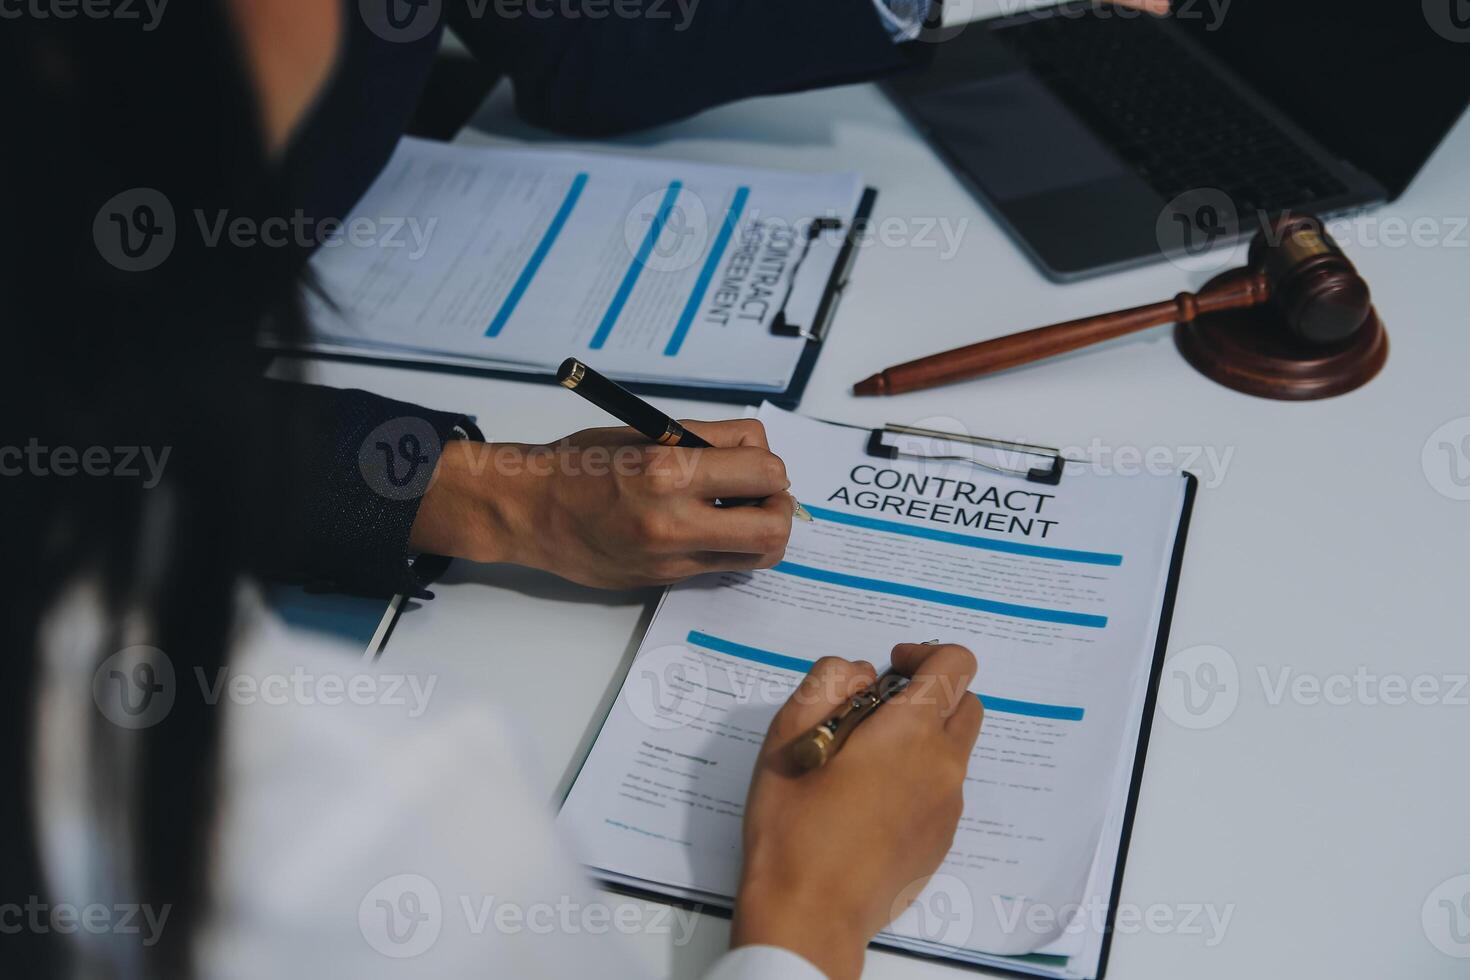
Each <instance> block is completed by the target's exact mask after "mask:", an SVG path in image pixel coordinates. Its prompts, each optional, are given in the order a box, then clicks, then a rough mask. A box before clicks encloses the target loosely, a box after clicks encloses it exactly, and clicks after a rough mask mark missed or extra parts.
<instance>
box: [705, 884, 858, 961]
mask: <svg viewBox="0 0 1470 980" xmlns="http://www.w3.org/2000/svg"><path fill="white" fill-rule="evenodd" d="M837 898H838V896H834V895H832V894H823V893H821V892H820V890H817V891H814V892H813V893H812V894H810V895H808V894H805V890H804V889H801V888H793V887H790V886H789V885H777V884H776V883H774V882H772V883H770V884H769V885H768V884H765V883H763V882H760V881H752V880H750V877H749V876H748V875H747V876H746V879H745V880H744V881H742V883H741V886H740V894H739V896H738V897H737V898H736V902H735V917H734V922H733V923H732V925H731V929H730V946H731V948H732V949H734V948H739V947H741V946H779V947H781V948H782V949H787V950H790V951H791V952H793V953H796V954H797V955H798V956H801V957H802V958H803V959H805V960H807V961H808V962H809V963H811V964H812V965H813V966H815V967H816V968H817V969H819V970H821V971H822V973H824V974H826V976H827V977H828V978H829V980H857V978H858V977H859V976H860V975H861V974H862V971H863V956H864V953H865V951H866V948H867V944H868V938H869V937H867V936H866V935H863V933H862V930H861V928H860V927H858V926H857V925H856V924H855V922H854V919H855V918H856V917H855V916H851V915H845V914H843V911H842V908H841V905H840V902H838V901H837V900H836V899H837Z"/></svg>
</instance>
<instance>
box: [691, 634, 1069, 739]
mask: <svg viewBox="0 0 1470 980" xmlns="http://www.w3.org/2000/svg"><path fill="white" fill-rule="evenodd" d="M688 642H690V643H692V644H694V645H695V646H698V647H704V648H705V649H706V650H713V651H714V652H715V653H723V654H725V655H726V656H729V657H738V658H739V659H741V660H748V661H750V662H751V663H757V664H765V665H766V666H767V667H777V668H780V669H781V670H791V671H795V672H797V673H801V674H805V673H806V672H808V671H809V670H811V669H812V663H813V661H810V660H802V659H801V658H799V657H788V656H787V655H786V654H784V653H773V652H771V651H770V650H762V649H761V648H759V647H750V646H746V645H745V644H743V643H733V642H731V641H730V640H724V639H721V638H720V637H718V636H711V635H709V634H708V633H701V632H699V631H698V630H690V631H689V636H688ZM975 696H976V697H977V698H979V699H980V703H981V704H983V705H984V706H985V710H986V711H1000V712H1003V713H1005V714H1010V715H1026V716H1027V717H1030V718H1053V719H1056V720H1058V721H1081V720H1082V715H1083V709H1081V708H1074V707H1071V706H1069V705H1063V704H1043V703H1041V702H1039V701H1018V700H1016V699H1014V698H997V697H992V696H991V695H989V694H976V695H975Z"/></svg>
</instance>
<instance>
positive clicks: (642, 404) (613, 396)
mask: <svg viewBox="0 0 1470 980" xmlns="http://www.w3.org/2000/svg"><path fill="white" fill-rule="evenodd" d="M556 380H557V382H558V383H559V384H560V385H561V386H562V387H563V388H566V389H568V390H569V391H574V392H576V393H577V394H579V395H581V396H582V397H583V398H585V399H587V400H588V401H589V402H591V403H592V404H594V405H596V406H597V407H598V408H600V409H602V410H603V411H604V412H606V413H608V414H609V415H611V416H613V417H614V418H616V419H618V420H619V421H620V422H622V423H623V424H624V425H628V426H631V427H632V428H634V429H637V430H638V431H639V432H641V433H643V435H644V436H646V437H647V438H649V439H652V440H653V441H654V442H656V443H658V444H659V445H660V446H678V447H681V448H684V449H713V448H714V447H713V446H711V445H710V444H709V443H708V442H706V441H704V440H703V439H701V438H700V437H699V436H697V435H695V434H694V433H692V432H690V431H689V430H688V429H686V428H684V427H683V426H682V425H680V424H679V423H678V422H677V421H675V420H674V419H671V418H669V417H668V416H667V415H665V414H664V413H663V412H660V411H659V410H658V409H656V408H654V407H653V406H652V405H650V404H648V402H646V401H644V400H643V399H641V398H639V397H638V396H637V395H635V394H633V393H632V392H631V391H629V390H628V389H627V388H624V387H623V386H622V385H620V384H618V383H617V382H616V381H613V380H611V379H609V378H606V377H604V376H603V375H601V374H598V373H597V372H596V371H594V370H592V369H591V368H590V367H588V366H587V365H586V364H583V363H582V362H581V361H579V360H577V359H576V358H575V357H569V358H567V359H566V360H565V361H562V362H561V367H560V368H558V369H557V372H556ZM758 502H759V501H756V500H720V501H717V503H719V504H720V505H721V506H724V507H738V506H741V505H743V504H754V503H758ZM792 503H794V504H795V505H796V507H795V510H794V511H793V515H792V516H794V517H796V518H797V519H798V520H803V521H810V520H811V519H812V515H810V514H808V513H807V512H806V508H805V507H803V506H801V503H800V501H797V500H796V499H795V497H793V498H792Z"/></svg>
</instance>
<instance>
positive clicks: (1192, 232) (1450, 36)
mask: <svg viewBox="0 0 1470 980" xmlns="http://www.w3.org/2000/svg"><path fill="white" fill-rule="evenodd" d="M1441 7H1442V8H1443V10H1441V9H1439V8H1441ZM940 31H944V32H948V34H949V35H951V36H949V37H945V38H943V43H938V44H936V45H935V48H936V50H935V52H934V58H933V60H932V62H931V63H930V64H929V65H928V67H926V68H925V69H924V70H922V71H918V72H913V73H909V74H907V75H903V76H897V77H895V78H893V79H891V80H890V81H888V82H886V83H885V87H886V89H887V91H888V92H889V94H890V96H891V97H892V98H893V99H894V100H895V102H896V103H897V104H898V105H899V106H900V107H901V108H902V109H903V110H904V112H905V113H906V114H907V115H908V116H909V118H910V119H911V120H912V121H913V122H914V124H915V125H916V126H918V127H919V129H920V130H921V131H922V132H923V133H924V134H925V135H926V136H927V137H928V138H929V139H930V140H931V142H932V143H933V144H934V145H935V146H936V147H937V148H938V149H939V151H940V152H941V153H942V154H943V155H944V156H945V157H946V158H947V160H948V161H949V163H950V165H951V166H952V167H953V168H954V169H955V171H956V172H957V173H958V174H960V175H961V177H962V178H963V179H964V180H965V181H966V182H967V183H968V184H969V186H970V187H971V188H972V190H973V191H974V193H975V194H977V195H978V196H979V197H980V198H981V199H982V200H983V201H984V202H985V203H986V204H987V205H988V206H989V207H990V209H991V210H992V212H993V213H994V214H995V215H996V217H997V218H998V219H999V220H1000V221H1001V222H1002V224H1004V225H1005V226H1006V227H1007V228H1008V229H1009V231H1010V232H1011V234H1012V235H1013V236H1014V237H1015V238H1016V240H1017V241H1018V242H1019V244H1020V245H1021V246H1022V248H1024V249H1025V250H1026V252H1027V253H1028V254H1029V255H1030V256H1031V258H1032V259H1033V260H1034V261H1035V262H1036V264H1037V265H1038V266H1039V267H1040V268H1041V270H1042V271H1043V272H1044V273H1045V274H1046V275H1047V276H1048V277H1049V278H1051V279H1053V280H1057V281H1069V280H1074V279H1080V278H1083V277H1086V276H1092V275H1096V274H1099V273H1103V272H1109V271H1112V270H1116V269H1122V268H1127V267H1129V266H1135V265H1141V264H1144V263H1148V262H1153V261H1157V260H1159V259H1161V258H1164V257H1166V256H1169V257H1172V256H1176V255H1180V254H1197V253H1200V252H1203V251H1207V250H1210V249H1214V248H1220V247H1225V246H1228V245H1230V244H1233V243H1234V242H1235V241H1237V240H1238V239H1239V238H1240V237H1242V236H1249V235H1250V234H1252V233H1253V232H1254V231H1255V230H1256V229H1257V228H1258V227H1259V225H1260V222H1261V218H1262V216H1263V215H1270V214H1273V213H1277V212H1280V211H1285V210H1307V211H1310V212H1313V213H1315V214H1317V215H1318V216H1320V217H1323V218H1332V217H1335V216H1340V215H1344V214H1349V213H1352V212H1355V211H1358V210H1360V209H1364V208H1368V207H1372V206H1374V205H1377V204H1381V203H1383V202H1385V201H1391V200H1394V199H1395V198H1397V197H1398V196H1399V195H1400V194H1402V193H1403V191H1404V189H1405V188H1406V187H1407V186H1408V184H1409V181H1410V180H1411V179H1412V178H1413V177H1414V175H1415V173H1417V172H1418V170H1419V169H1420V168H1421V167H1422V166H1423V164H1424V162H1425V161H1426V160H1427V159H1428V158H1429V155H1430V154H1431V153H1432V152H1433V150H1434V148H1435V146H1436V145H1438V143H1439V142H1440V140H1442V139H1443V138H1444V135H1445V134H1446V133H1447V132H1448V131H1449V130H1450V128H1451V126H1453V125H1454V123H1455V120H1456V119H1458V118H1459V115H1460V113H1461V112H1462V111H1463V110H1464V108H1465V106H1466V104H1467V103H1470V2H1467V0H1424V2H1423V3H1422V4H1421V3H1420V2H1417V0H1375V2H1368V0H1175V3H1174V12H1173V14H1172V15H1170V16H1169V17H1165V18H1160V17H1152V16H1149V15H1147V14H1143V13H1141V12H1137V11H1132V10H1128V9H1126V8H1117V7H1111V6H1108V5H1106V4H1094V3H1090V2H1082V3H1066V4H1062V5H1060V6H1056V7H1048V8H1042V9H1036V10H1031V11H1028V12H1025V13H1020V14H1015V15H1012V16H1006V17H1000V18H996V19H993V20H987V21H980V22H976V23H971V24H968V25H962V26H950V27H948V28H934V29H931V31H930V32H929V35H930V38H929V39H930V40H936V41H937V40H940V39H941V36H940V35H938V34H937V32H940Z"/></svg>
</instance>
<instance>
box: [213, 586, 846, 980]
mask: <svg viewBox="0 0 1470 980" xmlns="http://www.w3.org/2000/svg"><path fill="white" fill-rule="evenodd" d="M264 618H265V620H266V621H265V622H264V623H260V622H259V621H257V624H256V625H257V628H256V629H253V630H252V631H251V632H252V633H253V636H251V637H250V639H249V640H247V641H245V642H242V643H241V644H240V646H239V647H237V649H236V651H235V656H234V657H232V663H231V668H230V674H231V677H232V678H248V683H243V684H241V685H240V686H239V687H238V688H235V687H223V688H222V690H240V691H245V692H247V696H246V697H245V699H244V701H243V703H231V704H229V705H228V706H227V712H228V713H227V714H226V730H225V746H224V748H225V752H224V758H223V760H222V762H223V767H222V773H221V775H222V780H221V782H222V789H223V792H222V793H221V798H220V819H219V823H218V828H217V829H218V836H217V838H216V839H217V842H218V844H217V848H216V853H215V862H214V883H213V888H212V899H213V901H212V909H213V914H212V915H211V917H210V922H209V923H208V926H207V928H206V929H205V930H204V934H203V936H202V937H201V939H202V943H201V954H202V955H201V957H200V958H201V961H202V962H201V966H202V969H201V971H200V973H201V975H202V976H204V977H207V978H209V980H254V978H257V977H262V976H271V977H279V978H288V977H352V978H353V980H398V978H405V980H407V978H412V980H418V978H421V977H424V976H444V977H473V976H479V977H598V978H599V980H647V978H649V977H654V976H658V975H660V974H662V973H665V972H667V964H666V963H660V962H658V959H659V958H660V953H661V952H662V951H663V950H664V949H665V948H666V946H667V943H668V942H673V943H674V944H676V945H678V944H680V943H687V942H688V941H689V939H690V937H691V936H692V935H693V930H694V928H695V923H696V920H697V916H696V915H695V914H693V913H691V912H688V911H686V910H683V909H679V908H673V909H670V908H668V907H665V906H662V905H658V904H653V903H648V902H643V901H639V900H636V899H631V898H625V897H622V896H618V895H612V894H609V893H607V892H603V891H599V890H597V889H596V888H595V887H594V885H593V883H592V882H591V881H590V880H589V879H588V878H587V876H586V875H585V874H584V873H583V872H582V870H581V868H580V867H579V866H578V864H577V862H576V860H575V858H574V857H573V855H572V852H571V849H570V848H569V846H568V845H567V843H566V842H565V841H564V840H563V839H562V836H561V835H560V834H559V833H558V832H557V830H556V828H555V826H554V824H553V821H552V818H553V815H554V806H553V805H552V804H551V793H550V791H549V790H548V789H547V788H546V787H540V786H538V785H536V783H535V781H534V780H533V779H531V778H530V777H529V776H528V773H531V772H534V771H536V767H535V766H533V765H528V763H527V759H528V757H530V756H533V755H534V753H535V752H536V747H535V746H534V745H532V744H527V743H526V741H525V740H524V739H523V738H522V737H521V736H520V734H519V733H517V732H516V731H514V730H513V729H512V727H511V726H509V725H508V724H506V723H505V722H504V721H503V720H501V719H498V718H497V717H496V716H495V713H494V712H493V711H491V710H490V709H489V708H487V707H486V706H485V705H484V704H481V703H477V702H476V701H474V700H473V699H471V698H469V697H467V696H460V695H457V691H456V689H457V688H462V685H457V684H455V683H454V679H453V678H452V677H450V676H447V675H443V674H441V673H434V672H432V671H435V670H436V668H435V667H428V668H425V669H427V670H429V671H431V672H430V673H424V674H418V675H415V674H414V673H413V669H414V665H413V664H411V663H395V662H394V661H392V660H391V659H389V660H387V661H384V662H381V663H378V664H364V663H363V662H362V661H361V660H360V659H358V658H357V657H355V656H354V655H352V654H351V653H347V654H345V655H344V653H343V651H341V650H337V649H330V650H324V649H322V646H321V645H320V644H316V645H313V644H311V643H303V642H302V640H301V638H300V636H299V634H297V633H296V632H294V631H287V630H285V629H284V628H283V627H282V625H281V624H280V623H279V622H278V621H272V617H270V616H269V615H267V616H266V617H264ZM313 646H315V649H314V648H313ZM288 684H289V686H287V685H288ZM344 690H345V691H356V692H358V694H359V695H360V696H359V697H358V698H357V699H356V700H358V701H360V702H363V703H348V699H346V698H344V697H342V692H343V691H344ZM255 692H271V693H272V696H271V697H269V698H267V697H264V696H262V695H261V694H257V693H255ZM323 692H332V694H333V695H334V696H333V697H331V698H330V701H331V703H326V700H325V699H324V698H323V696H322V695H323ZM276 694H282V695H284V696H280V697H278V696H274V695H276ZM377 695H381V696H377ZM390 695H391V696H390ZM638 933H648V934H655V938H654V941H653V942H651V943H650V942H634V941H632V940H630V938H629V937H630V936H634V935H637V934H638ZM663 936H668V937H670V938H669V939H668V940H665V939H663V938H661V937H663ZM707 976H708V978H709V980H823V977H822V974H821V973H820V972H819V971H818V970H816V969H815V968H814V967H813V966H812V965H811V964H810V963H808V962H807V961H806V960H804V959H802V958H801V957H800V956H797V955H796V954H795V953H792V952H789V951H787V950H783V949H776V948H773V947H753V948H746V949H739V950H736V951H734V952H732V953H729V954H728V955H726V956H724V957H722V958H721V959H720V960H719V961H718V962H717V963H716V964H715V966H714V967H713V969H712V971H711V972H710V973H709V974H708V975H707Z"/></svg>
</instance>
